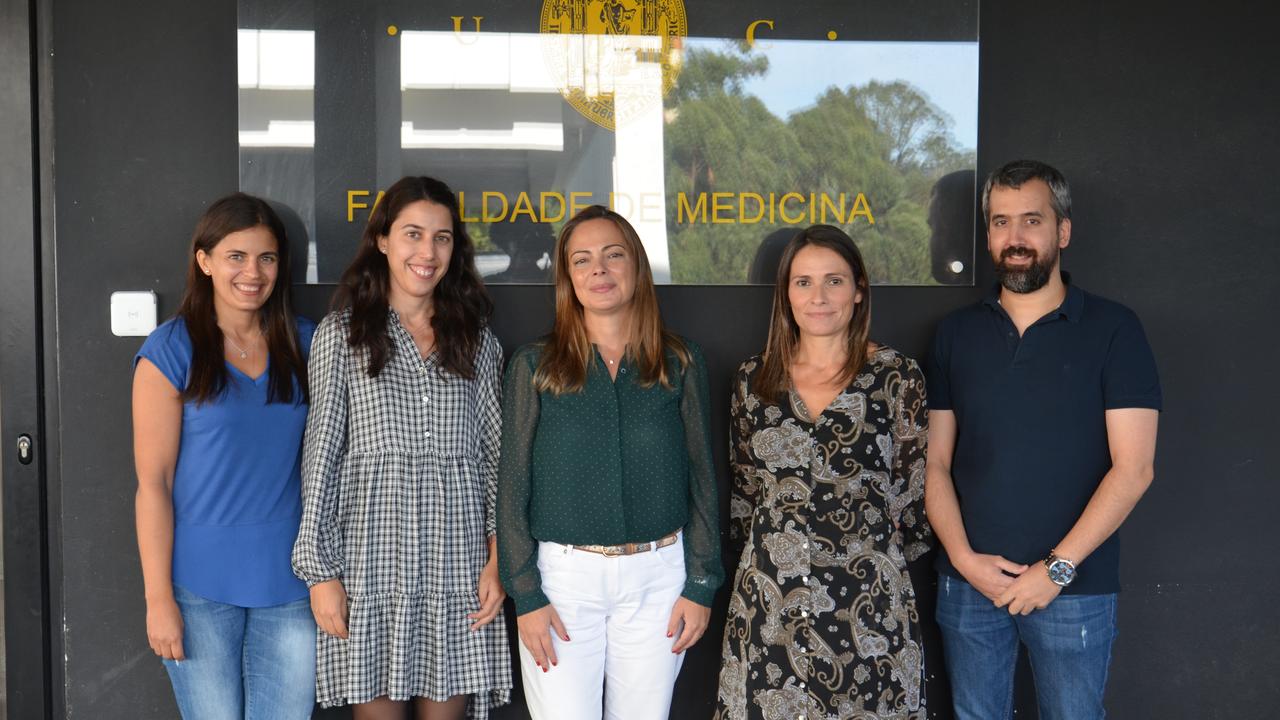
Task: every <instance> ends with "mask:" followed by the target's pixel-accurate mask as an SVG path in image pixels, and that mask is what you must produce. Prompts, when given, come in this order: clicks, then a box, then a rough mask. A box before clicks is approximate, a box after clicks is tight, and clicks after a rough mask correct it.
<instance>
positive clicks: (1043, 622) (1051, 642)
mask: <svg viewBox="0 0 1280 720" xmlns="http://www.w3.org/2000/svg"><path fill="white" fill-rule="evenodd" d="M937 619H938V626H939V627H940V628H941V630H942V647H943V653H944V654H945V656H946V660H947V675H948V677H950V679H951V701H952V704H953V705H954V707H955V714H956V719H957V720H1003V719H1008V718H1012V717H1013V671H1014V664H1015V663H1016V662H1017V659H1018V642H1019V641H1021V642H1022V644H1024V645H1026V646H1027V655H1028V657H1030V659H1031V671H1032V674H1033V675H1034V676H1035V681H1036V701H1037V705H1038V706H1039V710H1040V720H1095V718H1096V719H1100V718H1102V717H1104V716H1105V715H1106V712H1105V711H1104V710H1103V707H1102V695H1103V692H1104V691H1105V690H1106V685H1107V668H1108V666H1109V665H1110V664H1111V643H1112V641H1113V640H1115V637H1116V596H1115V594H1110V595H1059V596H1058V597H1057V599H1055V600H1054V601H1053V602H1051V603H1049V606H1048V607H1046V608H1044V609H1043V610H1036V611H1033V612H1032V613H1031V614H1030V615H1016V616H1015V615H1010V614H1009V611H1008V610H1007V609H1006V608H998V607H996V606H995V605H994V604H993V603H992V602H991V601H990V600H988V599H987V598H986V597H985V596H984V595H983V594H982V593H980V592H978V591H977V590H975V589H974V588H973V586H971V585H969V583H967V582H965V581H963V580H960V579H958V578H953V577H950V576H948V575H940V576H939V577H938V612H937Z"/></svg>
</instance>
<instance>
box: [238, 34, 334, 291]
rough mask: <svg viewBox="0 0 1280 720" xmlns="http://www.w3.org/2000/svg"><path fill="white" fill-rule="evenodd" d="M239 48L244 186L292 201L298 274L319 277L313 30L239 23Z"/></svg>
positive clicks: (311, 279) (280, 201)
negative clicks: (251, 26)
mask: <svg viewBox="0 0 1280 720" xmlns="http://www.w3.org/2000/svg"><path fill="white" fill-rule="evenodd" d="M237 50H238V62H237V74H238V76H239V82H238V85H239V94H240V122H239V130H240V132H239V134H240V189H241V190H244V191H245V192H248V193H252V194H254V195H259V196H261V197H264V198H267V199H269V200H271V201H273V204H276V205H277V211H280V207H278V206H279V205H283V206H284V207H286V208H288V210H287V211H285V212H283V213H282V217H283V216H288V217H290V218H291V219H296V222H290V223H288V225H287V229H288V232H289V233H290V241H291V242H292V243H294V247H298V245H299V244H301V247H300V248H298V250H296V251H295V252H294V253H293V259H294V263H295V267H294V271H295V275H294V277H295V279H299V280H300V279H303V278H305V279H306V280H307V281H309V282H314V281H315V280H316V261H315V258H316V253H315V244H314V242H313V238H314V237H315V153H314V146H315V134H316V123H315V33H314V32H312V31H308V30H254V29H241V30H240V31H239V33H238V37H237ZM295 234H296V235H299V237H293V236H294V235H295ZM303 250H305V252H304V251H303ZM300 272H303V273H305V275H302V276H301V277H300V276H299V273H300Z"/></svg>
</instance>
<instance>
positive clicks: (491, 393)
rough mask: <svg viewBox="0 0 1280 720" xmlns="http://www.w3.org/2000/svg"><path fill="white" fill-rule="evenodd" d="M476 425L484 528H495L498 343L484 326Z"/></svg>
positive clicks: (499, 412)
mask: <svg viewBox="0 0 1280 720" xmlns="http://www.w3.org/2000/svg"><path fill="white" fill-rule="evenodd" d="M476 384H477V385H478V389H479V402H478V403H477V405H476V412H477V416H478V418H479V425H480V478H481V480H483V482H484V530H485V534H486V535H487V536H488V537H493V535H494V534H495V533H496V532H497V527H498V519H497V515H496V510H497V504H498V463H499V457H501V454H502V453H501V446H502V346H501V345H499V344H498V339H497V338H496V337H494V336H493V333H491V332H490V331H489V330H488V329H486V330H485V331H484V337H483V338H482V345H481V347H480V356H479V357H478V358H477V362H476Z"/></svg>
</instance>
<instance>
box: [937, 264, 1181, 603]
mask: <svg viewBox="0 0 1280 720" xmlns="http://www.w3.org/2000/svg"><path fill="white" fill-rule="evenodd" d="M1062 277H1063V280H1064V281H1065V282H1066V283H1067V296H1066V299H1065V300H1063V303H1062V305H1061V306H1059V307H1058V309H1056V310H1054V311H1053V312H1051V313H1049V314H1048V315H1045V316H1044V317H1042V318H1040V319H1039V320H1038V321H1036V322H1035V324H1033V325H1031V326H1030V327H1028V328H1027V330H1026V332H1025V333H1024V334H1023V335H1022V337H1021V338H1019V337H1018V330H1017V328H1016V327H1015V326H1014V324H1013V321H1012V320H1011V319H1010V318H1009V315H1008V313H1006V312H1005V310H1004V308H1003V307H1001V306H1000V302H999V298H1000V288H999V286H997V287H996V288H995V290H994V291H993V292H992V293H991V294H990V295H989V296H988V297H987V298H986V299H985V300H983V301H981V302H979V303H976V304H974V305H971V306H969V307H965V308H961V309H960V310H957V311H955V312H953V313H951V314H950V315H948V316H947V317H946V318H945V319H944V320H943V321H942V323H941V324H939V325H938V331H937V336H936V338H935V340H934V346H933V352H932V353H931V355H930V357H929V362H928V363H927V378H928V394H929V409H931V410H951V411H953V412H954V413H955V416H956V429H957V430H956V447H955V456H954V457H953V458H952V462H951V477H952V480H953V481H954V483H955V489H956V495H957V496H958V498H959V501H960V513H961V516H962V517H963V519H964V529H965V533H966V534H967V535H968V539H969V544H970V546H971V547H972V548H973V550H974V551H975V552H979V553H984V554H991V555H1001V556H1003V557H1005V558H1008V559H1009V560H1012V561H1014V562H1018V563H1027V564H1031V563H1036V562H1039V561H1041V560H1043V559H1044V558H1045V556H1047V555H1048V554H1049V551H1050V550H1052V549H1053V547H1054V546H1055V545H1056V544H1057V543H1058V542H1060V541H1061V540H1062V538H1064V537H1066V535H1067V532H1069V531H1070V530H1071V528H1072V526H1073V525H1075V522H1076V520H1078V519H1079V517H1080V515H1081V514H1082V513H1083V512H1084V508H1085V505H1087V504H1088V503H1089V499H1090V498H1091V497H1093V493H1094V491H1095V490H1097V488H1098V484H1099V483H1101V481H1102V478H1103V476H1104V475H1106V474H1107V472H1108V471H1109V470H1110V469H1111V454H1110V449H1109V446H1108V444H1107V425H1106V417H1105V413H1106V411H1107V410H1111V409H1115V408H1154V409H1156V410H1159V409H1160V407H1161V399H1160V380H1159V377H1158V376H1157V374H1156V364H1155V359H1154V357H1152V354H1151V346H1150V345H1149V344H1148V343H1147V337H1146V334H1145V333H1144V332H1143V331H1142V323H1141V322H1139V321H1138V316H1137V315H1135V314H1134V313H1133V311H1132V310H1130V309H1129V308H1127V307H1125V306H1123V305H1121V304H1119V303H1116V302H1112V301H1110V300H1107V299H1105V298H1101V297H1098V296H1097V295H1092V294H1090V293H1087V292H1085V291H1083V290H1081V289H1080V288H1078V287H1076V286H1074V285H1072V284H1071V281H1070V277H1069V276H1068V275H1067V274H1066V273H1063V274H1062ZM1119 565H1120V563H1119V542H1118V537H1117V535H1114V534H1113V535H1112V536H1111V537H1110V538H1108V539H1107V540H1106V542H1104V543H1103V544H1102V545H1101V546H1099V547H1098V549H1097V550H1095V551H1094V552H1093V554H1092V555H1090V556H1089V557H1088V558H1087V559H1086V560H1085V561H1084V562H1083V563H1081V564H1080V566H1079V568H1078V575H1077V577H1076V580H1075V582H1073V583H1072V584H1071V585H1070V586H1069V587H1068V588H1067V589H1066V590H1065V592H1067V593H1075V594H1100V593H1112V592H1116V591H1118V590H1119V589H1120V568H1119ZM938 571H939V572H941V573H943V574H946V575H950V576H953V577H957V578H958V577H960V573H959V572H957V571H956V569H955V568H954V567H953V566H952V565H951V562H950V560H949V559H948V558H947V554H946V550H945V549H943V550H941V551H940V552H939V553H938Z"/></svg>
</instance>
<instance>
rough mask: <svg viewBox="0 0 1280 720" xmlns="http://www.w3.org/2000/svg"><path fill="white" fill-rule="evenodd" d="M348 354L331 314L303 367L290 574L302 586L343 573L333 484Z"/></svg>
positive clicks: (342, 431) (342, 446)
mask: <svg viewBox="0 0 1280 720" xmlns="http://www.w3.org/2000/svg"><path fill="white" fill-rule="evenodd" d="M350 355H351V353H350V350H349V348H348V347H347V333H346V328H345V323H343V322H341V321H340V316H339V315H338V314H337V313H331V314H330V315H329V316H328V317H326V318H325V319H324V321H323V322H321V323H320V327H318V328H317V329H316V333H315V337H314V338H313V340H312V343H311V357H310V360H309V362H308V365H307V379H308V382H309V383H310V386H311V410H310V412H308V413H307V429H306V433H305V435H304V436H303V440H302V522H301V524H300V526H299V527H298V539H297V540H296V541H294V544H293V573H294V574H295V575H297V576H298V577H299V578H300V579H302V580H303V581H305V582H306V583H307V586H308V587H310V586H312V585H315V584H316V583H319V582H324V581H326V580H332V579H333V578H337V577H341V576H342V572H343V548H342V529H341V527H340V526H339V525H338V485H339V473H340V471H341V466H342V458H343V456H344V455H346V450H347V412H348V408H347V363H348V362H349V361H350V360H349V359H350Z"/></svg>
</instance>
